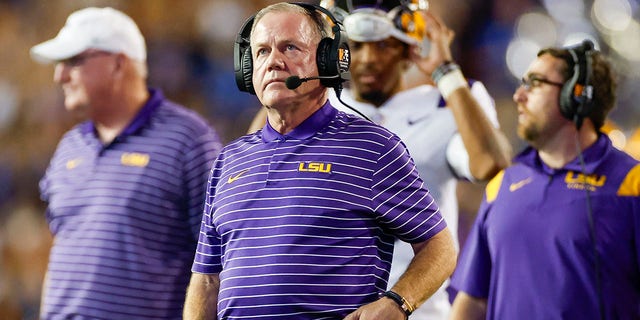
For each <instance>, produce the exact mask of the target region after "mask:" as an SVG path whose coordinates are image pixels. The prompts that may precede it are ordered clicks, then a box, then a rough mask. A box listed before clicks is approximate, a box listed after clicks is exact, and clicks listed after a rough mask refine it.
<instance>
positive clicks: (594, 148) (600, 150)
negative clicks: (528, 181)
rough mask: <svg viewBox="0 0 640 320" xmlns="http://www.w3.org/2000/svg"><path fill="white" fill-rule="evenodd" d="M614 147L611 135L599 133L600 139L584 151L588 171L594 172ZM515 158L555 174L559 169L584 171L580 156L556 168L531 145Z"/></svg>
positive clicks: (517, 160)
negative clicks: (543, 159) (549, 164)
mask: <svg viewBox="0 0 640 320" xmlns="http://www.w3.org/2000/svg"><path fill="white" fill-rule="evenodd" d="M612 148H613V145H612V144H611V140H609V137H607V135H606V134H602V133H599V134H598V140H596V142H595V143H594V144H592V145H591V146H589V147H588V148H587V149H585V150H583V151H582V156H583V157H584V163H585V170H586V172H587V173H592V172H594V171H595V169H596V168H597V167H598V166H599V165H600V163H601V162H602V160H603V159H605V158H606V157H607V155H608V154H609V153H610V152H612ZM514 160H515V162H520V163H522V164H525V165H527V166H529V167H533V168H536V169H538V170H540V171H542V172H545V173H547V174H554V173H556V172H558V171H567V170H571V171H582V165H581V163H580V159H579V157H576V158H575V159H573V160H572V161H571V162H569V163H567V164H566V165H565V166H564V167H563V168H561V169H554V168H551V167H549V166H548V165H546V164H545V163H544V162H543V161H542V159H540V155H539V154H538V151H537V150H536V149H534V148H533V147H530V146H529V147H527V148H526V149H525V150H524V151H522V152H521V153H520V154H519V155H517V156H516V157H515V159H514Z"/></svg>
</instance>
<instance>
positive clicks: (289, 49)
mask: <svg viewBox="0 0 640 320" xmlns="http://www.w3.org/2000/svg"><path fill="white" fill-rule="evenodd" d="M286 48H287V51H292V50H295V49H296V46H294V45H292V44H288V45H287V47H286Z"/></svg>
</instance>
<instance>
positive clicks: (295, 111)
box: [265, 88, 327, 134]
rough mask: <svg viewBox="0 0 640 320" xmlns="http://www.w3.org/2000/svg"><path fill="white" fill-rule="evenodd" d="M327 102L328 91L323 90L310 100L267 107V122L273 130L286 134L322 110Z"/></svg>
mask: <svg viewBox="0 0 640 320" xmlns="http://www.w3.org/2000/svg"><path fill="white" fill-rule="evenodd" d="M326 101H327V91H326V90H324V88H323V90H322V92H321V94H316V95H312V97H311V98H309V99H304V100H302V101H301V100H297V101H293V102H290V103H285V104H281V105H273V106H265V107H266V108H267V120H268V121H269V124H270V125H271V127H273V129H275V130H276V131H278V132H279V133H280V134H286V133H289V132H291V131H292V130H293V129H295V128H296V127H297V126H299V125H300V124H301V123H302V122H304V121H305V120H306V119H307V118H309V117H310V116H311V115H312V114H313V113H315V112H316V111H318V110H319V109H320V108H322V106H323V105H324V104H325V102H326Z"/></svg>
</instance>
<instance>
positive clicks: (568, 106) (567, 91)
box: [560, 71, 578, 121]
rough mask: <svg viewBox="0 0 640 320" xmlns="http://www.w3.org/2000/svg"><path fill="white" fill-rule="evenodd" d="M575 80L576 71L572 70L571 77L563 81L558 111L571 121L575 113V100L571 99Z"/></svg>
mask: <svg viewBox="0 0 640 320" xmlns="http://www.w3.org/2000/svg"><path fill="white" fill-rule="evenodd" d="M577 81H578V72H577V71H574V74H573V76H572V77H571V79H570V80H569V81H567V82H565V84H564V85H563V86H562V89H561V91H560V113H561V114H562V116H564V117H565V118H567V119H569V120H571V121H573V118H574V117H575V114H576V102H575V101H574V99H573V90H574V88H575V86H576V82H577Z"/></svg>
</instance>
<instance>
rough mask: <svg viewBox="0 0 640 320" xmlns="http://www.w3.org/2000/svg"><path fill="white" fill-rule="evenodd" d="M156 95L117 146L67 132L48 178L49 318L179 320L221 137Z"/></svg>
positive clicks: (90, 133) (90, 134)
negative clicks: (50, 239)
mask: <svg viewBox="0 0 640 320" xmlns="http://www.w3.org/2000/svg"><path fill="white" fill-rule="evenodd" d="M151 94H152V95H151V98H150V99H149V101H148V102H147V104H146V105H145V106H144V107H143V109H142V110H141V111H140V112H139V114H138V115H137V116H136V118H135V119H134V120H133V122H132V123H131V124H130V125H129V126H128V127H127V128H126V129H125V131H124V132H123V133H122V134H121V135H120V136H118V137H117V138H116V139H115V140H114V141H113V142H112V143H111V144H108V145H103V144H102V143H101V142H100V141H99V140H98V138H97V136H96V134H95V133H94V127H93V125H92V123H90V122H85V123H83V124H80V125H78V126H76V127H75V128H73V129H72V130H71V131H69V132H67V133H66V134H65V136H64V137H63V139H62V140H61V142H60V144H59V145H58V148H57V150H56V152H55V154H54V156H53V158H52V160H51V163H50V165H49V168H48V169H47V172H46V174H45V176H44V177H43V179H42V180H41V182H40V187H41V193H42V198H43V200H45V201H46V202H48V208H47V219H48V221H49V226H50V229H51V232H52V233H53V235H54V244H53V248H52V250H51V255H50V261H49V266H48V271H47V274H48V281H47V286H46V288H45V295H44V302H43V310H41V317H42V319H72V318H73V319H180V318H181V316H182V305H183V302H184V295H185V291H186V286H187V284H188V281H189V277H190V274H191V273H190V270H189V269H190V266H191V262H192V261H193V255H194V249H195V247H196V241H197V237H198V230H199V226H200V221H201V218H202V207H203V204H202V203H203V200H204V190H205V186H206V181H207V177H208V173H209V171H210V169H211V164H212V163H213V161H214V160H215V157H216V156H217V154H218V152H219V150H220V149H221V144H220V141H219V138H218V136H217V134H216V133H215V132H214V131H213V130H212V129H211V128H210V127H209V126H208V124H207V123H206V122H205V121H204V120H203V119H202V118H200V117H199V116H198V115H197V114H196V113H195V112H193V111H190V110H187V109H185V108H183V107H181V106H178V105H176V104H173V103H171V102H169V101H167V100H165V99H164V97H163V95H162V93H161V92H159V91H156V90H151Z"/></svg>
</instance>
